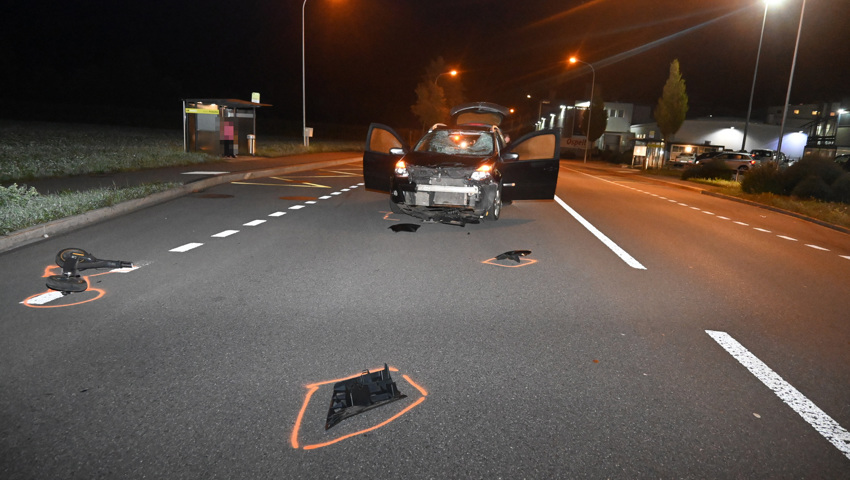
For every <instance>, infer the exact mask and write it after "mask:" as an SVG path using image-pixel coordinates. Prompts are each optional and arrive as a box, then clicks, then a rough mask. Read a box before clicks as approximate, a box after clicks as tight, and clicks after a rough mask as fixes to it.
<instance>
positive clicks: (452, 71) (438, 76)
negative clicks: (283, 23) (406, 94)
mask: <svg viewBox="0 0 850 480" xmlns="http://www.w3.org/2000/svg"><path fill="white" fill-rule="evenodd" d="M305 1H306V0H305ZM443 75H451V76H453V77H455V76H457V70H451V71H448V72H443V73H441V74H439V75H437V76H436V77H434V85H436V84H437V79H438V78H440V77H442V76H443Z"/></svg>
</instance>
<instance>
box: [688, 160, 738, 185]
mask: <svg viewBox="0 0 850 480" xmlns="http://www.w3.org/2000/svg"><path fill="white" fill-rule="evenodd" d="M733 173H734V172H733V171H732V170H729V169H728V168H727V167H726V162H724V161H723V160H720V159H715V160H711V161H709V162H707V163H700V164H699V165H696V166H694V167H692V168H687V169H685V171H684V172H682V179H683V180H687V179H689V178H719V179H722V180H732V174H733Z"/></svg>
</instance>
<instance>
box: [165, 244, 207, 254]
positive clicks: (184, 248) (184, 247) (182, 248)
mask: <svg viewBox="0 0 850 480" xmlns="http://www.w3.org/2000/svg"><path fill="white" fill-rule="evenodd" d="M201 245H203V243H187V244H186V245H182V246H179V247H177V248H172V249H171V250H169V252H177V253H183V252H188V251H189V250H191V249H193V248H198V247H200V246H201Z"/></svg>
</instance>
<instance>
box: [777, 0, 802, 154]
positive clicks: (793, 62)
mask: <svg viewBox="0 0 850 480" xmlns="http://www.w3.org/2000/svg"><path fill="white" fill-rule="evenodd" d="M804 13H806V0H803V7H802V8H801V9H800V25H799V26H798V27H797V42H796V43H795V44H794V57H793V59H792V60H791V75H790V76H789V77H788V92H787V93H786V94H785V106H784V107H783V108H782V123H781V124H780V125H779V143H778V145H777V146H776V152H777V154H779V153H782V136H783V135H784V134H785V118H786V117H787V116H788V102H789V101H791V83H792V82H793V81H794V68H795V67H796V66H797V50H799V49H800V32H802V31H803V14H804Z"/></svg>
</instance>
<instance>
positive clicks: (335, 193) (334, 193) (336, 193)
mask: <svg viewBox="0 0 850 480" xmlns="http://www.w3.org/2000/svg"><path fill="white" fill-rule="evenodd" d="M331 195H342V192H333V193H331Z"/></svg>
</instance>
